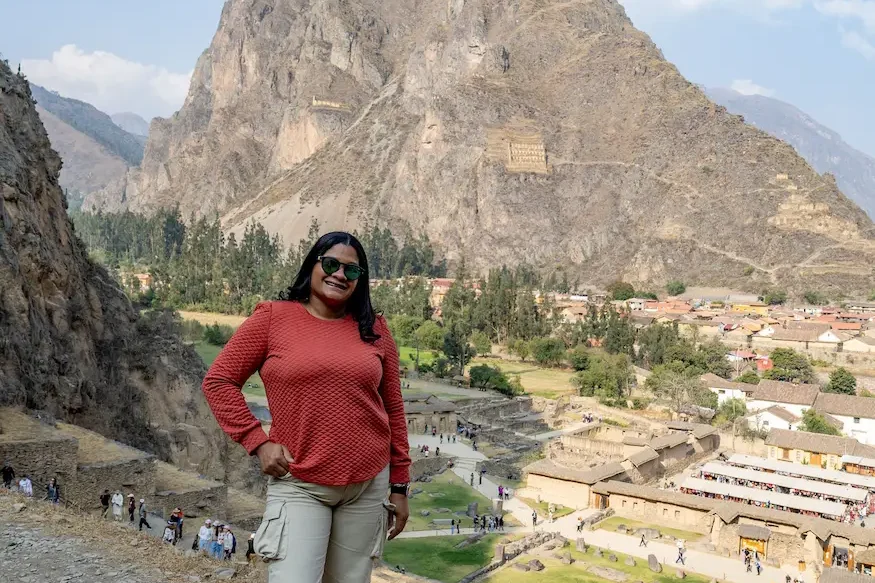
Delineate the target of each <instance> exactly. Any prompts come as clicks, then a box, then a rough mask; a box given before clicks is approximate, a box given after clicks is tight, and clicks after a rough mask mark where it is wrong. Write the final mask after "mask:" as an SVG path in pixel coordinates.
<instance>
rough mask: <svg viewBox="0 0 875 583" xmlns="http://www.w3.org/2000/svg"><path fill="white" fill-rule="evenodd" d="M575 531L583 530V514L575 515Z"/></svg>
mask: <svg viewBox="0 0 875 583" xmlns="http://www.w3.org/2000/svg"><path fill="white" fill-rule="evenodd" d="M577 532H583V516H578V517H577ZM641 538H644V537H643V536H642V537H641ZM639 546H641V545H639ZM645 546H646V545H645Z"/></svg>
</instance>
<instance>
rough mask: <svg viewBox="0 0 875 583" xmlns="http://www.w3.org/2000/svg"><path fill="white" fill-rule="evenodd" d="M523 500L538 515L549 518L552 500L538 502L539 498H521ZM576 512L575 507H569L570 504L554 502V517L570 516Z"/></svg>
mask: <svg viewBox="0 0 875 583" xmlns="http://www.w3.org/2000/svg"><path fill="white" fill-rule="evenodd" d="M520 501H521V502H525V503H526V505H527V506H529V507H530V508H531V509H532V510H534V511H535V512H537V513H538V516H542V517H544V518H547V517H548V516H549V515H550V502H549V501H547V502H544V501H542V502H538V501H537V500H532V499H531V498H520ZM573 512H574V508H569V507H568V506H562V505H561V504H553V518H554V519H556V518H562V517H563V516H568V515H569V514H571V513H573Z"/></svg>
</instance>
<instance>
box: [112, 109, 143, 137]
mask: <svg viewBox="0 0 875 583" xmlns="http://www.w3.org/2000/svg"><path fill="white" fill-rule="evenodd" d="M110 117H111V118H112V121H113V122H114V123H115V125H117V126H118V127H120V128H121V129H123V130H125V131H126V132H128V133H129V134H134V135H135V136H142V137H144V138H145V137H146V136H148V135H149V122H147V121H146V120H145V119H143V118H142V117H140V116H139V115H137V114H136V113H131V112H129V111H128V112H124V113H116V114H114V115H112V116H110Z"/></svg>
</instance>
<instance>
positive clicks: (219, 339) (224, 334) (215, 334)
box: [203, 322, 234, 346]
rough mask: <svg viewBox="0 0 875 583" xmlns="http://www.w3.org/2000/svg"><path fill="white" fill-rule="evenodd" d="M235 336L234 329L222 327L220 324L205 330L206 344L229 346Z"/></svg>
mask: <svg viewBox="0 0 875 583" xmlns="http://www.w3.org/2000/svg"><path fill="white" fill-rule="evenodd" d="M233 335H234V328H232V327H230V326H225V325H221V324H219V323H218V322H216V323H214V324H212V325H211V326H207V327H206V328H204V336H203V338H204V342H207V343H208V344H213V345H215V346H224V345H226V344H228V341H229V340H230V339H231V336H233Z"/></svg>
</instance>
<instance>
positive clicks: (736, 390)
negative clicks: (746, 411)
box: [699, 372, 757, 405]
mask: <svg viewBox="0 0 875 583" xmlns="http://www.w3.org/2000/svg"><path fill="white" fill-rule="evenodd" d="M699 378H700V380H701V381H702V383H703V384H704V385H705V386H706V387H707V388H708V390H709V391H711V392H712V393H714V394H715V395H717V404H718V405H722V404H723V402H724V401H726V400H728V399H741V400H746V399H747V397H748V396H749V395H751V394H752V393H753V392H754V390H755V389H756V388H757V386H756V385H749V384H747V383H735V382H732V381H727V380H726V379H724V378H720V377H718V376H717V375H716V374H713V373H710V372H709V373H708V374H704V375H702V376H701V377H699Z"/></svg>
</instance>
